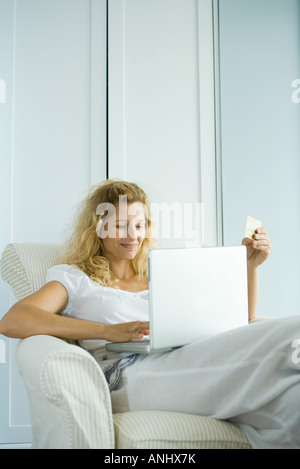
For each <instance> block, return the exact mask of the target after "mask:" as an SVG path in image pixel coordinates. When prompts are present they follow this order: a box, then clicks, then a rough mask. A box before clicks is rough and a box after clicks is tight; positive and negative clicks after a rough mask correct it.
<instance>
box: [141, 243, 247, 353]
mask: <svg viewBox="0 0 300 469" xmlns="http://www.w3.org/2000/svg"><path fill="white" fill-rule="evenodd" d="M148 262H149V264H148V269H149V290H150V311H149V312H150V345H151V348H154V349H161V348H164V347H176V346H181V345H184V344H188V343H191V342H194V341H196V340H199V339H202V338H205V337H208V336H211V335H214V334H217V333H220V332H224V331H226V330H230V329H234V328H236V327H241V326H244V325H246V324H248V287H247V254H246V247H245V246H239V247H218V248H188V249H154V250H151V251H149V254H148Z"/></svg>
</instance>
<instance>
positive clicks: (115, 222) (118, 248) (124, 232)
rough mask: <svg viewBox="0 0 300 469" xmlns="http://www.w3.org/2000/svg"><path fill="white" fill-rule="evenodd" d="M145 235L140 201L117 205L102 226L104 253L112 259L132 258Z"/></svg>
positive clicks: (144, 216) (143, 209)
mask: <svg viewBox="0 0 300 469" xmlns="http://www.w3.org/2000/svg"><path fill="white" fill-rule="evenodd" d="M145 236H146V214H145V207H144V205H143V204H142V203H140V202H134V203H132V204H130V205H127V204H126V205H125V207H124V206H123V205H122V206H121V207H120V206H117V207H116V210H115V213H114V214H112V215H111V216H110V217H109V218H107V221H106V223H105V225H104V226H103V230H102V234H101V239H102V243H103V247H104V255H105V256H106V257H113V258H114V259H120V260H121V259H122V260H132V259H134V258H135V256H136V255H137V253H138V251H139V249H140V247H141V246H142V243H143V241H144V239H145Z"/></svg>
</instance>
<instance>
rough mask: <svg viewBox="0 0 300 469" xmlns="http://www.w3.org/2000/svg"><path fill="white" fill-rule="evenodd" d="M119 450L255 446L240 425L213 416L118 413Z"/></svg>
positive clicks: (116, 425) (152, 412)
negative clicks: (212, 417)
mask: <svg viewBox="0 0 300 469" xmlns="http://www.w3.org/2000/svg"><path fill="white" fill-rule="evenodd" d="M114 427H115V438H116V448H119V449H139V448H146V449H251V445H250V443H249V441H248V439H247V438H246V436H245V435H244V433H243V432H242V431H241V430H240V429H239V427H238V426H236V425H234V424H232V423H229V422H221V421H218V420H215V419H211V418H209V417H201V416H198V415H190V414H181V413H175V412H162V411H139V412H129V413H124V414H115V415H114Z"/></svg>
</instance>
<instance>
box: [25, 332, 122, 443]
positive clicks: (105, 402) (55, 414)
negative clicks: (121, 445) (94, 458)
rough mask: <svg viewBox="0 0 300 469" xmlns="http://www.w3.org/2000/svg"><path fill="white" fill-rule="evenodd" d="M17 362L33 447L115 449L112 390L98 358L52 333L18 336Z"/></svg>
mask: <svg viewBox="0 0 300 469" xmlns="http://www.w3.org/2000/svg"><path fill="white" fill-rule="evenodd" d="M16 357H17V364H18V368H19V371H20V374H21V376H22V378H23V380H24V383H25V386H26V389H27V393H28V397H29V404H30V416H31V422H32V434H33V448H34V449H99V448H100V449H107V448H110V449H112V448H113V447H114V429H113V417H112V412H111V400H110V392H109V389H108V385H107V382H106V379H105V377H104V375H103V373H102V370H101V368H100V367H99V365H98V363H97V362H96V360H95V359H94V358H93V357H92V356H91V355H90V354H89V353H88V352H87V351H86V350H83V349H82V348H80V347H77V346H75V345H69V344H67V343H66V342H64V341H63V340H60V339H57V338H56V337H50V336H34V337H29V338H27V339H24V340H22V341H20V342H19V344H18V347H17V354H16Z"/></svg>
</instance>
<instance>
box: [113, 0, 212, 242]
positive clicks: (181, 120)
mask: <svg viewBox="0 0 300 469" xmlns="http://www.w3.org/2000/svg"><path fill="white" fill-rule="evenodd" d="M213 33H214V31H213V7H212V1H211V0H198V1H197V0H152V1H151V2H149V1H147V0H112V1H110V2H109V157H110V158H109V176H110V177H119V178H122V179H128V180H132V181H136V182H138V183H139V184H140V185H141V186H142V187H143V188H144V189H145V190H146V192H147V193H148V194H149V196H150V199H151V201H152V202H155V203H162V202H165V203H168V204H172V203H175V202H179V203H193V204H196V203H200V202H202V203H203V204H204V211H205V239H204V242H205V243H207V244H211V245H215V244H217V221H216V220H217V203H216V174H215V108H214V105H215V101H214V44H213ZM177 241H178V242H176V243H175V244H182V240H181V241H180V242H179V240H177Z"/></svg>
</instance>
